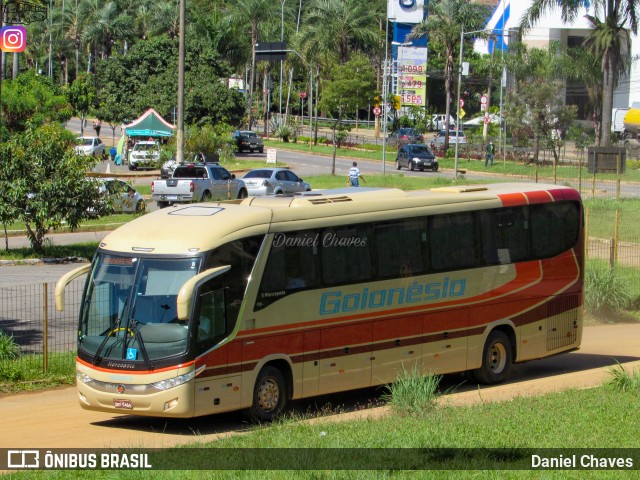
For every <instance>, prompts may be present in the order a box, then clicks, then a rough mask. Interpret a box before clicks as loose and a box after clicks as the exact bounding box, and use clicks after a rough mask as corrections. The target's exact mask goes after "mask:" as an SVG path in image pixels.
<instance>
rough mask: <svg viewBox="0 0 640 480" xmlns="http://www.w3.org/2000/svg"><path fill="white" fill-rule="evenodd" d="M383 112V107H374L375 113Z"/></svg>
mask: <svg viewBox="0 0 640 480" xmlns="http://www.w3.org/2000/svg"><path fill="white" fill-rule="evenodd" d="M381 113H382V109H381V108H380V107H373V114H374V115H380V114H381Z"/></svg>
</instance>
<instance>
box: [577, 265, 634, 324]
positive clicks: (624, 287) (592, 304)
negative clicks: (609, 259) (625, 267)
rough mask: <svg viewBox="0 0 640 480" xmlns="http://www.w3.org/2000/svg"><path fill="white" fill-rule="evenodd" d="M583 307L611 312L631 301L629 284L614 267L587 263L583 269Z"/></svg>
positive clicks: (593, 311)
mask: <svg viewBox="0 0 640 480" xmlns="http://www.w3.org/2000/svg"><path fill="white" fill-rule="evenodd" d="M584 293H585V302H584V303H585V307H586V308H587V310H589V311H590V312H592V313H612V312H617V311H619V310H622V309H624V308H626V307H627V306H628V305H629V303H630V302H631V295H630V293H629V286H628V283H627V282H626V281H625V279H624V278H623V277H622V276H621V275H618V273H617V271H616V269H615V268H610V267H609V266H602V265H596V264H593V263H591V264H587V268H586V271H585V289H584Z"/></svg>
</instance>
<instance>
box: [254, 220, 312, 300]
mask: <svg viewBox="0 0 640 480" xmlns="http://www.w3.org/2000/svg"><path fill="white" fill-rule="evenodd" d="M317 238H318V235H317V232H315V231H306V232H298V233H277V234H276V235H274V238H273V243H272V245H271V250H270V251H269V259H268V261H267V266H266V268H265V272H264V275H263V277H262V283H261V284H260V290H261V291H262V292H279V291H290V290H297V289H301V288H311V287H316V286H317V285H318V283H319V278H318V277H319V276H318V253H319V252H318V242H317Z"/></svg>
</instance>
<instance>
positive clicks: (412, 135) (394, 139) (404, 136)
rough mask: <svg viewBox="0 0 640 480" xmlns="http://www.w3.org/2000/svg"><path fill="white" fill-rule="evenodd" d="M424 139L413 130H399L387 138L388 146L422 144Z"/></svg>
mask: <svg viewBox="0 0 640 480" xmlns="http://www.w3.org/2000/svg"><path fill="white" fill-rule="evenodd" d="M423 141H424V137H423V136H422V134H421V133H420V132H418V131H417V130H416V129H415V128H401V129H399V130H397V131H395V132H393V133H392V134H390V135H389V136H388V137H387V144H388V145H392V146H393V145H403V144H407V143H422V142H423Z"/></svg>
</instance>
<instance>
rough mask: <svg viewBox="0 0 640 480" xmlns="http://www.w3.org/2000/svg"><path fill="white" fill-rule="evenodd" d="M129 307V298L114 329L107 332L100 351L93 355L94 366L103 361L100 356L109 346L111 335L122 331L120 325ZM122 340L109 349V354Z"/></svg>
mask: <svg viewBox="0 0 640 480" xmlns="http://www.w3.org/2000/svg"><path fill="white" fill-rule="evenodd" d="M128 306H129V297H127V298H126V299H125V301H124V305H123V306H122V313H121V314H120V316H119V317H118V318H117V319H116V321H115V323H114V325H113V328H112V329H111V330H109V331H108V332H107V334H106V335H105V336H104V340H102V343H100V346H99V347H98V349H97V350H96V353H95V354H94V355H93V362H92V363H93V364H94V365H98V364H99V363H100V362H101V361H102V358H103V357H101V356H100V352H102V349H103V348H104V346H105V345H106V344H107V341H108V340H109V337H110V336H111V335H113V334H114V333H117V332H118V331H119V330H120V325H121V324H122V318H123V317H124V316H125V312H126V311H127V307H128ZM120 341H121V340H116V342H115V343H114V344H113V345H111V348H109V352H111V351H112V350H113V349H114V348H115V347H116V346H117V345H118V344H119V343H120Z"/></svg>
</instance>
